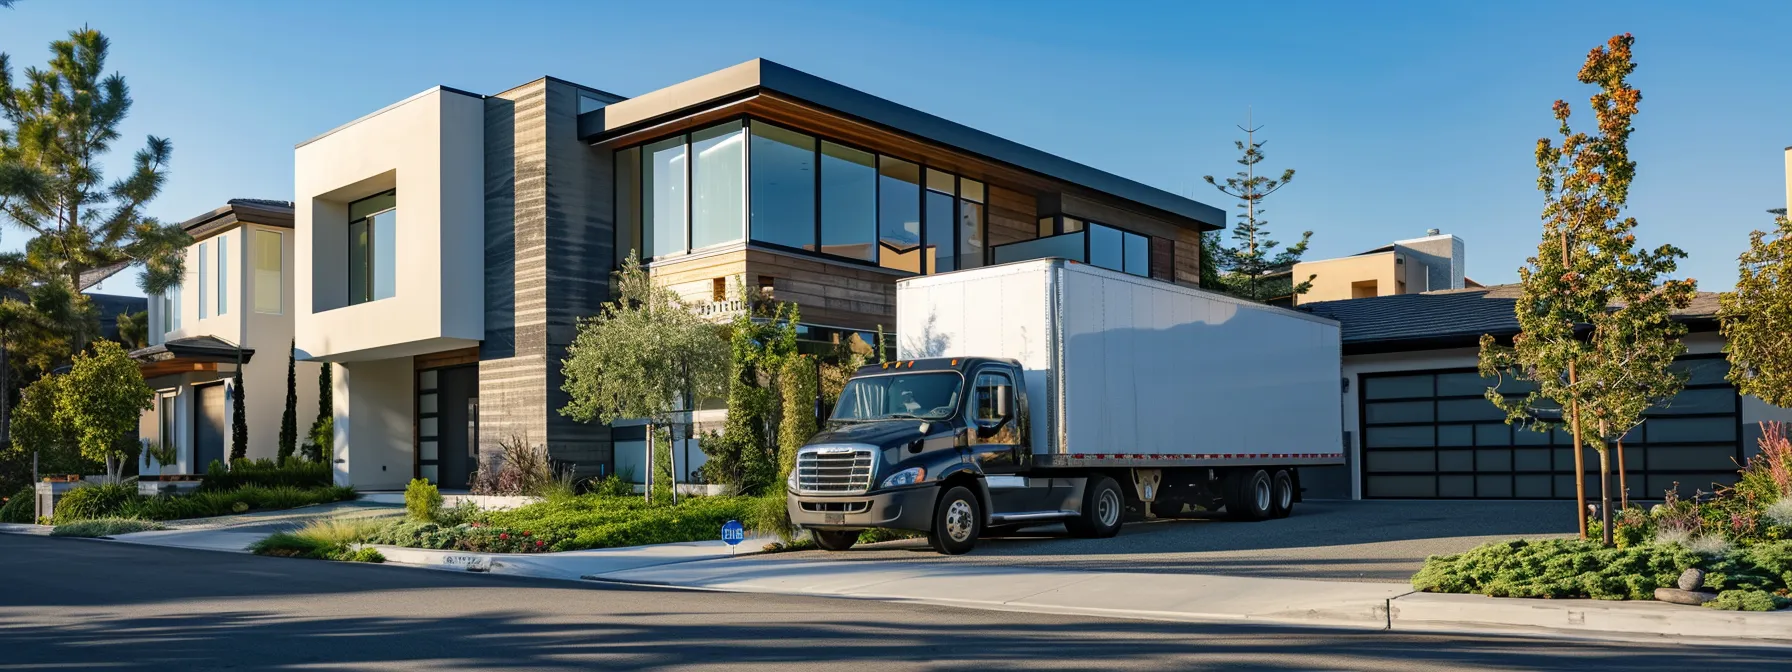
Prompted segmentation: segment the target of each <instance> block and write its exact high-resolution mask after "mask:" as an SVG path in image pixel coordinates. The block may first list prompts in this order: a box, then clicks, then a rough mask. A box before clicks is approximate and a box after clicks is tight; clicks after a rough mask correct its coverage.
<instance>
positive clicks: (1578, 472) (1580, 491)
mask: <svg viewBox="0 0 1792 672" xmlns="http://www.w3.org/2000/svg"><path fill="white" fill-rule="evenodd" d="M1568 386H1569V387H1570V388H1573V387H1574V363H1572V362H1570V363H1569V364H1568ZM1568 431H1569V432H1572V433H1573V435H1574V500H1575V509H1574V519H1575V520H1576V521H1579V522H1578V524H1579V525H1580V538H1581V541H1586V539H1587V464H1586V462H1587V458H1586V456H1585V455H1583V454H1581V443H1580V402H1578V401H1574V402H1570V403H1569V404H1568Z"/></svg>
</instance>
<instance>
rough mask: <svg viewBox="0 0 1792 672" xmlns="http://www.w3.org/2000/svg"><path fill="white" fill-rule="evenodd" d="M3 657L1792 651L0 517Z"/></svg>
mask: <svg viewBox="0 0 1792 672" xmlns="http://www.w3.org/2000/svg"><path fill="white" fill-rule="evenodd" d="M0 577H5V578H4V579H3V581H4V582H5V583H4V585H3V590H0V670H15V669H29V670H41V669H183V670H190V669H223V668H228V669H294V668H300V667H305V668H323V667H328V668H331V669H376V668H377V669H418V670H421V669H430V670H442V669H448V670H455V669H478V670H486V669H641V668H680V669H688V668H708V667H723V666H738V667H743V668H762V669H777V670H780V671H781V672H782V671H787V670H838V669H844V668H846V667H847V666H851V668H852V669H855V670H881V669H978V670H989V669H1220V668H1224V669H1229V670H1310V669H1328V670H1339V669H1343V670H1354V669H1364V670H1368V669H1374V670H1430V669H1457V670H1479V669H1486V670H1492V669H1573V670H1588V669H1606V668H1611V669H1624V670H1650V669H1661V670H1675V671H1676V672H1679V671H1681V670H1685V669H1694V668H1696V669H1714V670H1724V669H1770V668H1772V667H1773V666H1775V665H1781V664H1783V663H1784V661H1785V653H1784V650H1783V649H1782V650H1771V649H1750V648H1731V647H1719V646H1686V645H1668V644H1662V645H1656V644H1629V643H1612V644H1607V643H1596V642H1586V641H1575V640H1559V639H1542V638H1529V637H1492V636H1445V635H1407V634H1394V633H1388V632H1380V631H1334V630H1320V629H1300V628H1270V627H1259V626H1240V625H1204V624H1188V623H1162V622H1148V621H1127V620H1107V619H1097V618H1086V617H1076V616H1056V615H1036V614H1023V613H1012V612H995V611H976V610H966V609H954V608H946V607H936V606H927V605H915V604H897V603H885V602H873V601H861V600H843V599H826V598H808V597H781V596H772V595H748V594H734V593H703V592H690V591H673V590H651V589H637V588H628V587H617V586H603V585H583V584H574V583H568V582H547V581H533V580H527V579H514V578H507V577H497V576H481V575H469V574H458V573H449V572H440V571H430V570H421V569H412V568H402V567H381V566H375V565H351V564H340V563H330V562H322V561H313V560H288V559H278V558H260V557H254V556H248V555H239V554H230V553H218V552H208V551H192V550H184V549H172V548H160V547H149V546H137V545H130V544H123V543H115V542H103V541H87V540H76V539H49V538H39V537H24V536H14V535H0Z"/></svg>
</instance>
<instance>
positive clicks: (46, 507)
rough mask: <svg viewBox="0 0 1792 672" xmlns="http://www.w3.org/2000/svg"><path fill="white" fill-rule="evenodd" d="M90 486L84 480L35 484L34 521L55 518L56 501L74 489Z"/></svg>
mask: <svg viewBox="0 0 1792 672" xmlns="http://www.w3.org/2000/svg"><path fill="white" fill-rule="evenodd" d="M91 484H92V482H90V481H86V480H81V481H52V482H46V483H38V484H37V497H36V500H37V501H36V503H37V518H36V520H43V519H45V518H54V517H55V516H56V502H57V501H60V500H61V499H62V497H63V496H64V495H67V494H68V493H69V492H71V491H73V490H74V489H75V488H85V487H87V486H88V485H91ZM33 522H35V521H33Z"/></svg>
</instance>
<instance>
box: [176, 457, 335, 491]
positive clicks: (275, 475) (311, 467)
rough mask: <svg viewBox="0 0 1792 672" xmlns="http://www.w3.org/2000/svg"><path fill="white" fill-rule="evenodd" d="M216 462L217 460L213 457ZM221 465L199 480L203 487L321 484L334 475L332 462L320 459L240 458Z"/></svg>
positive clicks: (329, 480)
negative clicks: (277, 461) (283, 461)
mask: <svg viewBox="0 0 1792 672" xmlns="http://www.w3.org/2000/svg"><path fill="white" fill-rule="evenodd" d="M213 464H214V465H217V464H218V463H217V462H215V461H214V462H213ZM221 466H222V465H219V467H220V468H217V469H208V470H207V471H206V473H205V479H204V480H203V481H201V482H200V483H199V489H200V490H234V489H236V488H241V487H243V486H249V485H253V486H260V487H264V488H276V487H283V486H284V487H294V488H322V487H328V486H330V485H332V481H333V479H334V475H333V474H332V473H331V470H330V465H329V464H326V463H321V462H288V463H287V464H284V465H281V464H275V463H274V462H273V461H272V460H238V461H236V462H235V463H234V464H232V465H231V467H230V469H229V470H228V471H227V470H224V469H222V468H221Z"/></svg>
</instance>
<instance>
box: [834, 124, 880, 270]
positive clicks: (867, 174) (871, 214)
mask: <svg viewBox="0 0 1792 672" xmlns="http://www.w3.org/2000/svg"><path fill="white" fill-rule="evenodd" d="M875 166H876V157H875V156H874V155H873V154H872V153H871V152H862V151H859V150H856V149H853V148H851V147H847V146H844V145H837V144H834V143H832V142H825V141H824V142H822V143H821V251H822V252H824V253H827V254H833V255H838V256H842V257H851V258H854V259H863V260H865V261H876V260H877V168H876V167H875Z"/></svg>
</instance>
